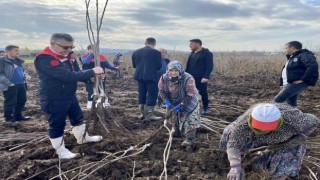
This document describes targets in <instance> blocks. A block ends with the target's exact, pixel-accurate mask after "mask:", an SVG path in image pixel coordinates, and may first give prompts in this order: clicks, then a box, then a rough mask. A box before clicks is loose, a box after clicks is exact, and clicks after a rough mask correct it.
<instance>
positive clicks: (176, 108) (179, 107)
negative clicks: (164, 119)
mask: <svg viewBox="0 0 320 180" xmlns="http://www.w3.org/2000/svg"><path fill="white" fill-rule="evenodd" d="M180 110H181V106H180V105H177V106H176V107H174V108H173V112H175V113H177V112H179V111H180Z"/></svg>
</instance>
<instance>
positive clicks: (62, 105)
mask: <svg viewBox="0 0 320 180" xmlns="http://www.w3.org/2000/svg"><path fill="white" fill-rule="evenodd" d="M73 48H74V45H73V38H72V36H71V35H69V34H64V33H55V34H53V35H52V36H51V40H50V47H47V48H45V49H44V50H43V51H42V52H41V53H40V54H38V55H37V57H36V59H35V68H36V71H37V73H38V77H39V79H40V85H39V86H40V104H41V109H42V110H43V111H44V112H45V113H46V114H47V118H48V122H49V137H50V141H51V144H52V146H53V148H54V149H55V150H56V153H57V155H58V156H59V158H60V159H71V158H74V157H76V156H77V154H74V153H72V152H70V151H69V150H68V149H66V148H65V145H64V141H63V133H64V128H65V126H66V117H67V116H68V117H69V120H70V124H71V126H72V132H73V134H74V136H75V138H76V139H77V143H78V144H83V143H88V142H98V141H100V140H101V139H102V137H101V136H89V135H88V133H87V131H86V125H85V124H84V122H83V114H82V111H81V109H80V106H79V102H78V100H77V98H76V95H75V92H76V89H77V81H87V80H89V79H90V78H91V77H94V76H95V74H101V73H103V69H102V68H100V67H96V68H93V69H89V70H84V71H75V67H74V66H73V63H72V62H71V61H70V60H68V59H67V55H68V54H69V53H70V52H71V50H72V49H73Z"/></svg>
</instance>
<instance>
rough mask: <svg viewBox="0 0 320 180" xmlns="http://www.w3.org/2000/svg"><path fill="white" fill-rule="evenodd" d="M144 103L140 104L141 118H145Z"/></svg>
mask: <svg viewBox="0 0 320 180" xmlns="http://www.w3.org/2000/svg"><path fill="white" fill-rule="evenodd" d="M144 107H145V105H144V104H139V111H140V116H139V120H143V119H144Z"/></svg>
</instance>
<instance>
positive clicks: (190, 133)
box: [158, 61, 201, 147]
mask: <svg viewBox="0 0 320 180" xmlns="http://www.w3.org/2000/svg"><path fill="white" fill-rule="evenodd" d="M158 87H159V94H160V96H161V98H162V99H163V101H164V102H166V108H167V110H170V109H173V112H174V115H175V116H179V118H177V119H178V120H177V122H175V133H176V135H178V134H180V133H183V134H184V135H185V137H186V139H185V140H184V141H183V142H182V144H181V145H182V146H185V147H187V146H191V145H192V144H193V143H194V142H195V140H196V131H197V129H198V128H199V127H200V126H201V122H200V112H199V100H198V90H197V88H196V84H195V80H194V78H193V77H192V76H191V75H190V74H188V73H186V72H184V69H183V67H182V64H181V63H180V62H179V61H172V62H170V63H169V64H168V68H167V72H166V73H165V74H163V75H162V76H161V78H160V80H159V84H158Z"/></svg>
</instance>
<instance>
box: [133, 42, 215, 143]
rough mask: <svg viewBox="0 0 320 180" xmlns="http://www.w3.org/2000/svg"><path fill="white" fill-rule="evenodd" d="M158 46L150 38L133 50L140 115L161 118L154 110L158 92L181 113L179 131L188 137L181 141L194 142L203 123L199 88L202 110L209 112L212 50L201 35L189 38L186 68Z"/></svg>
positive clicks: (149, 118)
mask: <svg viewBox="0 0 320 180" xmlns="http://www.w3.org/2000/svg"><path fill="white" fill-rule="evenodd" d="M155 46H156V40H155V39H154V38H152V37H150V38H147V39H146V41H145V47H143V48H140V49H138V50H136V51H134V52H133V54H132V65H133V68H135V69H136V71H135V74H134V79H135V80H137V82H138V90H139V110H140V116H139V119H141V120H142V119H146V120H160V119H162V118H161V117H158V116H156V115H155V114H154V108H155V106H156V102H157V97H158V96H159V97H160V101H161V102H164V103H165V107H166V108H167V110H171V109H172V111H173V112H174V113H175V114H179V118H178V119H179V120H178V121H177V122H176V123H177V124H176V127H177V128H176V131H179V132H183V134H185V137H186V139H185V141H184V142H183V143H182V145H184V146H186V145H192V144H193V143H194V141H195V136H196V129H197V128H199V127H200V124H201V123H200V105H199V99H198V92H199V93H200V95H201V97H202V103H203V110H202V114H203V115H206V114H208V108H209V103H208V91H207V88H208V85H207V83H208V81H209V79H210V76H211V73H212V71H213V54H212V53H211V52H210V51H209V50H208V49H206V48H203V47H202V41H201V40H200V39H192V40H190V48H191V50H192V53H191V54H190V55H189V57H188V62H187V68H186V70H184V68H183V66H182V64H181V62H179V61H171V62H170V60H168V59H167V58H165V54H166V51H165V50H164V49H160V51H158V50H156V49H154V47H155ZM155 72H158V73H155Z"/></svg>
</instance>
